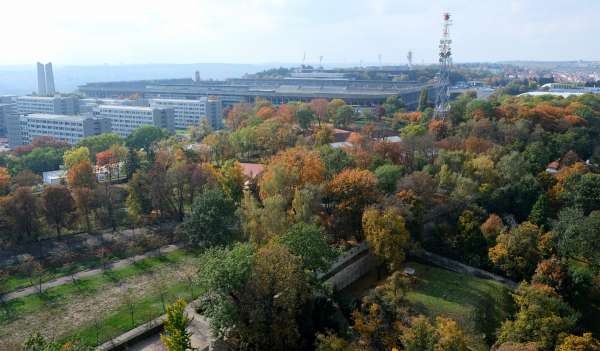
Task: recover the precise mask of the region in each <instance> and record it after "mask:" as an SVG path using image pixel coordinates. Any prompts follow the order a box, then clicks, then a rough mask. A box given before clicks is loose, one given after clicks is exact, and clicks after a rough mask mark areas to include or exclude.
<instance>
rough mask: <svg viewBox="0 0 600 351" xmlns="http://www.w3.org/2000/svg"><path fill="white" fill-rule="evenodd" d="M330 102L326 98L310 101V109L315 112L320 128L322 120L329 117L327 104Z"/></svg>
mask: <svg viewBox="0 0 600 351" xmlns="http://www.w3.org/2000/svg"><path fill="white" fill-rule="evenodd" d="M328 104H329V102H328V101H327V100H325V99H312V100H311V101H310V103H309V107H310V109H311V110H312V111H313V112H314V113H315V116H316V117H317V121H318V122H319V128H320V127H321V121H323V120H324V119H325V118H326V117H327V105H328Z"/></svg>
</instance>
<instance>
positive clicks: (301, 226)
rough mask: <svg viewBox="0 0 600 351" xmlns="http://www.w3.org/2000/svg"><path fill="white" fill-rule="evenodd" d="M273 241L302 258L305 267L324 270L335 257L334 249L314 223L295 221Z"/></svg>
mask: <svg viewBox="0 0 600 351" xmlns="http://www.w3.org/2000/svg"><path fill="white" fill-rule="evenodd" d="M275 242H277V243H280V244H282V245H284V246H286V247H287V248H288V250H290V252H291V253H292V254H293V255H295V256H298V257H300V258H301V259H302V264H303V266H304V267H305V268H307V269H310V270H313V271H317V270H321V271H324V270H325V269H326V268H328V267H329V265H330V264H331V262H332V261H333V259H334V258H335V256H336V255H335V251H334V250H333V249H332V248H331V247H330V246H329V245H328V244H327V240H326V237H325V234H324V233H323V231H322V229H321V228H319V227H318V226H317V225H316V224H306V223H297V224H295V225H293V226H292V228H290V229H289V230H288V231H287V233H285V234H283V235H282V236H280V237H277V238H275Z"/></svg>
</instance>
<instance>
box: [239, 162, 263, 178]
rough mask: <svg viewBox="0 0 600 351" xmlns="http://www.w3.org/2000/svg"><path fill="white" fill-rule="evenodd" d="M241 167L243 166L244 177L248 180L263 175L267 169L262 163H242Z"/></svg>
mask: <svg viewBox="0 0 600 351" xmlns="http://www.w3.org/2000/svg"><path fill="white" fill-rule="evenodd" d="M240 166H242V170H243V172H244V175H245V176H246V177H248V178H256V177H257V176H258V175H259V174H261V173H262V171H263V169H264V168H265V167H264V166H263V165H261V164H260V163H243V162H240Z"/></svg>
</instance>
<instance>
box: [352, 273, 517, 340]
mask: <svg viewBox="0 0 600 351" xmlns="http://www.w3.org/2000/svg"><path fill="white" fill-rule="evenodd" d="M405 267H411V268H414V269H415V275H414V282H413V284H412V285H411V286H410V289H409V291H408V293H407V299H408V300H409V302H410V303H411V307H412V308H413V309H414V310H416V312H418V313H422V314H425V315H428V316H430V317H432V318H434V317H436V316H440V315H443V316H447V317H450V318H452V319H454V320H456V321H458V322H459V323H460V324H461V326H462V327H463V328H465V329H466V330H468V331H469V332H470V333H472V334H473V335H474V336H475V338H476V340H473V345H471V346H472V347H473V348H474V349H479V347H478V346H482V349H485V347H483V345H484V344H485V342H488V343H489V342H490V341H492V340H493V338H494V335H495V332H496V329H497V328H498V327H499V326H500V323H501V322H502V321H503V320H504V319H506V318H508V317H509V316H510V314H511V312H512V310H513V301H512V297H511V295H510V290H509V289H508V288H506V287H505V286H504V285H502V284H500V283H497V282H495V281H491V280H485V279H479V278H476V277H473V276H471V275H466V274H459V273H455V272H452V271H448V270H446V269H442V268H438V267H434V266H429V265H425V264H421V263H417V262H407V263H406V264H405ZM381 282H382V281H381V280H380V281H377V280H376V274H375V273H373V274H371V275H368V276H366V277H364V278H362V279H361V280H359V281H358V282H356V283H354V284H353V285H352V286H351V287H349V289H346V290H345V291H344V295H345V296H344V297H345V298H347V299H356V298H359V297H361V296H364V295H365V294H366V293H367V292H368V291H369V289H371V288H373V287H375V285H377V284H380V283H381Z"/></svg>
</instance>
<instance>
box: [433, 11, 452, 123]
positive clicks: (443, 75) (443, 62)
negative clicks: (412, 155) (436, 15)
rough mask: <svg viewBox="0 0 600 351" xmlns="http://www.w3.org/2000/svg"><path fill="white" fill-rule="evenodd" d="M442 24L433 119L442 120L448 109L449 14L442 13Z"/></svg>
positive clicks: (450, 59) (449, 66) (450, 42)
mask: <svg viewBox="0 0 600 351" xmlns="http://www.w3.org/2000/svg"><path fill="white" fill-rule="evenodd" d="M443 18H444V21H443V25H442V38H441V39H440V46H439V48H440V54H439V55H440V56H439V64H440V72H439V74H438V91H437V95H436V100H435V115H434V118H435V119H441V120H444V119H445V118H446V116H447V115H448V111H450V68H451V66H452V50H451V48H450V45H451V44H452V40H451V39H450V26H451V25H452V21H451V20H450V14H449V13H448V12H446V13H444V17H443Z"/></svg>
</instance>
